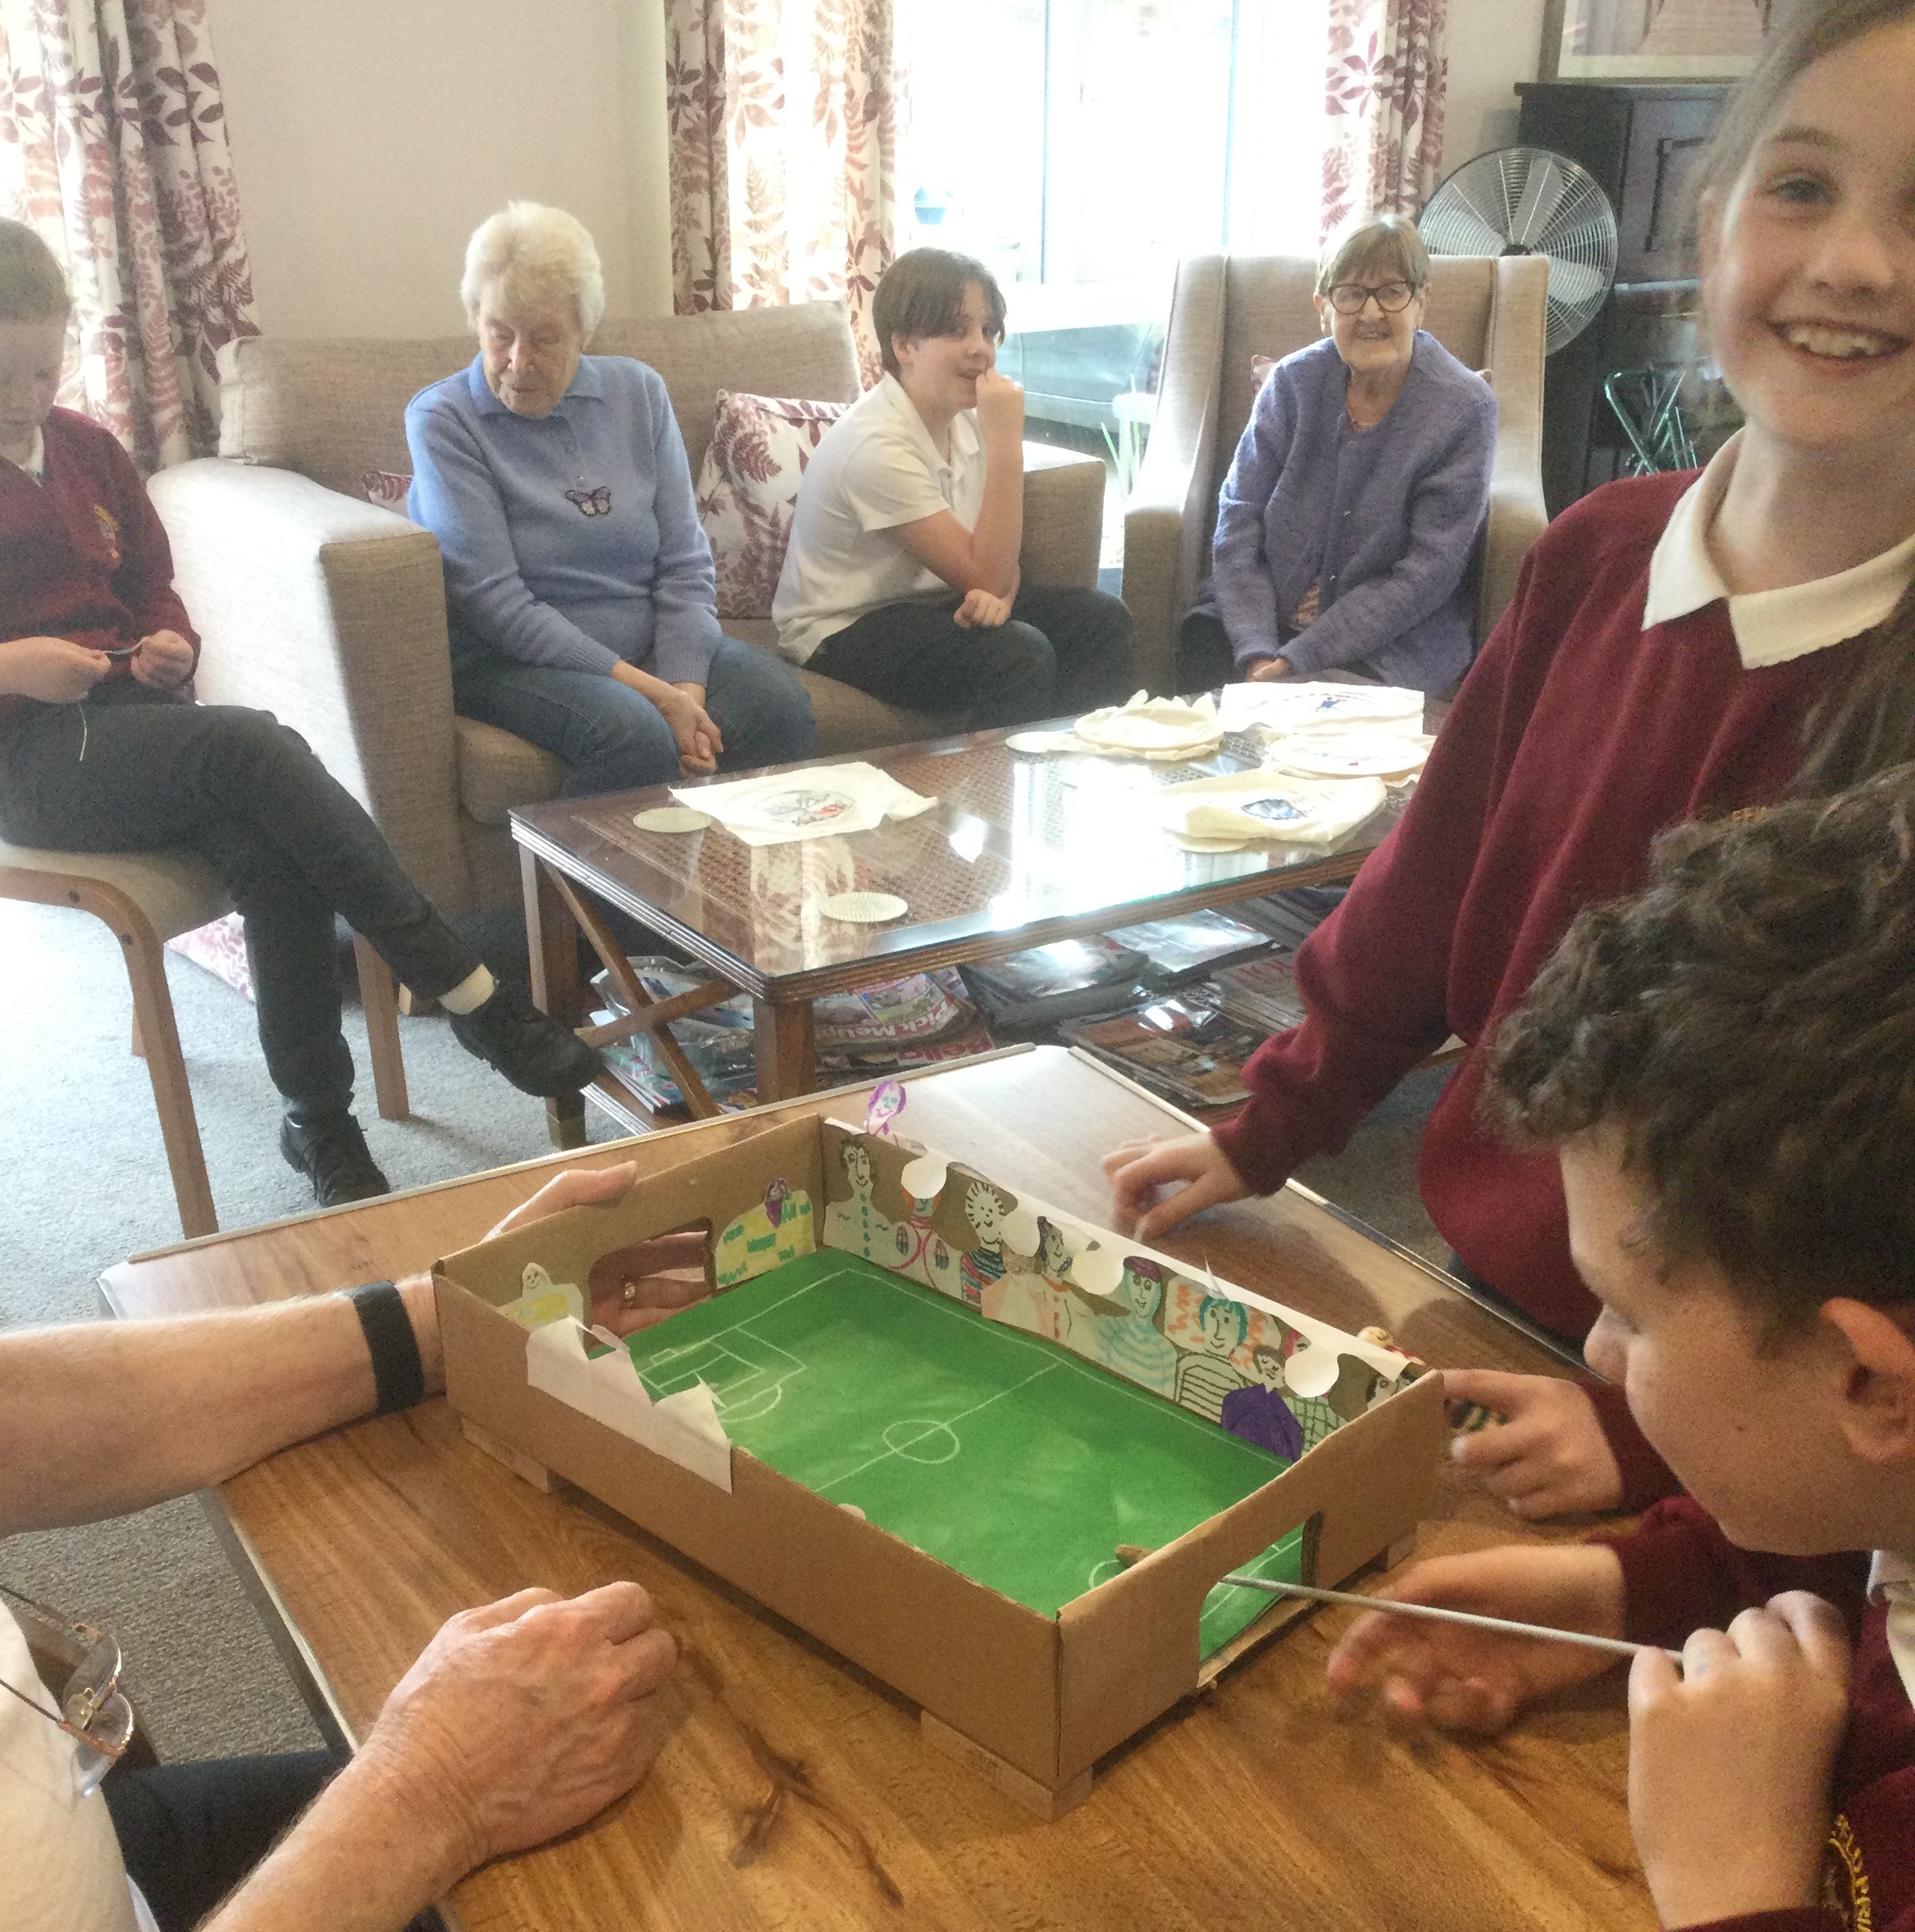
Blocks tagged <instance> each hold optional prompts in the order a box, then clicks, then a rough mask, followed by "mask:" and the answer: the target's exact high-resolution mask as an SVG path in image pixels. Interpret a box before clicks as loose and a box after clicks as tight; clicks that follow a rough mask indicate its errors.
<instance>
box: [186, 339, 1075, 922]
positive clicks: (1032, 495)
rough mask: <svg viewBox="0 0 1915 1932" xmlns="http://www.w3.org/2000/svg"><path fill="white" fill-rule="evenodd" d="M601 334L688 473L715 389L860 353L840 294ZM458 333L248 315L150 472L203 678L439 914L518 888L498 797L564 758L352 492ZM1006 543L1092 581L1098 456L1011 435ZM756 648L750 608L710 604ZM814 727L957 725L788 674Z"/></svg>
mask: <svg viewBox="0 0 1915 1932" xmlns="http://www.w3.org/2000/svg"><path fill="white" fill-rule="evenodd" d="M592 348H593V350H594V351H595V353H598V354H608V355H630V356H636V357H638V358H639V359H640V361H644V362H647V363H649V364H651V365H652V368H655V369H656V370H657V371H658V372H659V375H662V376H663V378H664V380H665V386H666V390H667V391H668V392H669V393H670V397H671V401H672V407H673V408H674V411H676V412H677V418H678V423H679V427H680V429H681V431H682V432H683V433H684V441H685V447H686V450H687V452H688V454H689V455H690V458H691V460H692V473H693V474H694V475H696V474H697V472H698V468H699V464H700V462H701V461H702V460H703V458H704V454H705V450H706V444H707V443H709V442H710V437H711V429H712V416H713V408H714V405H715V403H716V400H717V393H718V391H719V390H721V389H723V390H742V391H746V392H749V393H754V394H758V395H767V396H796V397H810V398H814V399H819V400H828V401H838V402H849V401H850V400H853V399H854V398H855V397H857V393H858V376H857V357H856V354H855V351H854V350H853V345H852V339H851V332H850V325H849V324H848V322H847V321H846V316H845V311H844V309H843V305H842V304H839V303H810V304H806V305H802V306H799V307H790V308H759V309H745V310H740V311H734V312H728V313H718V314H707V315H696V316H682V317H666V318H659V319H657V320H649V321H605V322H604V323H602V324H601V325H600V326H599V328H598V331H597V332H596V333H595V336H594V337H593V340H592ZM471 359H472V339H471V338H470V337H469V336H441V337H437V338H433V339H427V340H415V341H387V340H376V341H375V340H314V341H302V340H293V339H280V338H278V337H253V338H251V339H246V340H243V341H239V342H235V343H228V345H227V346H226V347H225V348H224V349H223V350H221V355H220V374H221V390H220V408H221V429H220V454H219V455H218V456H217V457H209V458H203V459H201V460H199V461H196V462H190V463H184V464H181V465H178V467H177V468H175V469H168V470H165V471H163V472H160V475H158V476H155V477H154V478H153V481H152V483H151V485H150V489H151V494H152V496H153V502H154V505H155V506H156V508H157V509H158V511H159V512H160V517H161V519H162V520H163V522H164V523H165V525H166V528H167V535H168V536H169V537H170V538H171V541H172V544H173V553H174V564H175V566H176V569H177V573H178V584H179V588H180V591H181V595H182V596H183V597H184V598H185V602H186V606H187V609H189V611H191V612H192V615H193V619H194V622H195V623H196V624H197V625H198V626H199V629H200V630H201V631H202V632H203V634H204V635H205V638H206V648H205V651H204V653H203V659H202V668H201V670H200V673H199V680H198V688H199V695H200V696H201V697H202V698H204V699H206V700H208V701H209V702H217V703H228V704H246V705H254V706H259V707H260V708H262V709H267V710H270V711H272V712H274V713H277V714H278V716H279V717H280V718H281V719H282V720H283V721H284V722H286V724H290V725H292V726H293V727H295V728H296V730H298V731H300V732H301V733H303V734H304V736H305V737H306V738H307V741H308V742H309V743H311V745H312V747H313V749H314V751H315V752H318V755H319V756H320V757H321V758H322V760H324V761H325V764H326V766H327V767H328V768H329V770H331V771H332V773H333V774H334V775H335V776H336V777H337V778H338V779H339V780H340V782H341V783H342V784H343V785H345V786H346V787H347V788H348V789H349V790H350V791H351V792H354V794H355V795H357V797H358V798H359V799H360V800H361V803H364V804H365V806H366V807H367V809H368V810H369V811H370V812H371V813H372V816H373V817H374V818H375V820H376V821H378V823H379V826H380V827H381V828H382V829H383V831H385V833H386V836H387V838H388V839H390V840H391V842H392V844H393V849H395V851H397V853H398V855H399V857H400V859H401V861H402V863H403V864H404V865H405V866H406V867H407V869H408V871H410V872H411V874H412V876H413V878H415V879H416V880H417V881H418V882H419V885H421V886H422V888H423V889H425V890H426V892H428V893H429V894H430V896H432V897H433V899H434V900H436V901H437V903H438V904H439V905H440V907H442V908H443V909H444V910H445V911H446V912H447V913H448V914H451V915H453V916H454V917H456V916H458V915H460V914H465V913H469V912H472V911H477V910H485V909H487V908H490V907H497V906H502V905H508V904H512V903H516V900H517V898H518V893H519V873H518V867H517V864H516V859H515V856H514V853H513V850H512V839H511V835H510V832H509V830H508V825H507V815H508V813H509V812H510V811H511V810H512V807H513V806H518V805H525V804H531V803H538V802H540V801H542V800H544V799H549V798H552V797H553V796H555V795H556V794H557V792H558V790H559V782H560V779H561V776H562V768H561V767H560V765H559V762H558V760H555V759H554V758H552V757H550V756H548V755H547V754H546V753H544V752H541V751H539V750H538V749H536V748H535V747H534V746H533V745H529V744H527V743H526V742H525V741H524V740H523V739H522V738H516V737H514V736H513V735H512V734H511V733H509V732H506V731H500V730H498V729H497V728H496V727H493V726H490V725H486V724H479V723H477V722H476V721H474V720H471V719H467V718H459V717H455V716H454V713H453V709H452V681H451V663H450V659H449V657H448V654H447V642H446V616H445V591H444V579H443V576H442V573H441V571H440V560H439V546H438V544H437V541H436V540H435V539H434V538H433V537H432V535H431V534H430V533H429V532H427V531H426V530H421V529H420V528H419V526H417V525H416V524H414V523H409V522H408V520H407V519H405V518H404V517H402V516H398V515H393V513H392V512H390V511H388V510H385V509H381V508H375V506H374V505H372V503H371V502H370V501H368V500H367V497H366V494H365V487H364V484H363V481H362V479H363V478H364V476H365V473H366V472H368V471H370V470H383V471H386V472H407V471H409V470H410V469H411V460H410V458H409V457H408V454H407V451H406V442H405V427H404V412H405V406H406V404H407V402H408V400H410V399H411V397H412V396H413V395H414V394H415V393H416V392H417V391H418V390H421V389H423V388H424V387H425V386H426V384H428V383H429V382H437V380H438V379H440V377H442V376H444V375H449V374H450V373H451V372H452V371H454V369H458V368H462V367H463V366H464V365H465V364H466V363H468V362H469V361H470V360H471ZM1026 469H1027V472H1029V474H1028V476H1027V479H1026V494H1025V513H1024V544H1023V554H1022V564H1023V569H1024V572H1025V574H1026V576H1028V577H1029V579H1030V580H1031V581H1032V582H1033V583H1039V584H1095V582H1096V581H1097V559H1098V538H1099V535H1100V533H1101V526H1102V519H1103V490H1104V471H1103V466H1102V465H1101V463H1098V462H1097V461H1094V460H1091V459H1090V458H1079V457H1073V456H1071V455H1069V454H1066V453H1063V452H1058V451H1049V450H1044V449H1040V448H1037V447H1035V446H1027V447H1026ZM725 628H726V629H727V630H728V631H730V632H731V634H734V635H735V636H737V637H742V638H743V639H745V640H746V641H748V642H750V643H754V644H758V645H762V646H763V647H765V648H770V646H771V623H770V622H769V620H768V619H758V620H751V619H726V620H725ZM799 676H800V677H801V678H802V679H803V682H804V683H805V685H806V687H807V689H808V690H809V691H810V695H811V700H812V707H813V709H814V713H816V716H817V726H818V732H817V749H818V751H819V752H821V753H825V752H847V753H849V752H855V751H860V750H864V749H872V748H875V747H877V746H879V745H893V744H898V743H900V742H907V741H908V740H910V739H912V738H924V737H928V736H931V735H934V734H936V733H937V732H939V731H943V730H946V729H949V728H950V727H951V725H952V724H953V720H948V719H945V718H941V717H936V716H929V715H926V714H924V713H917V712H911V711H907V710H904V709H901V708H900V707H899V706H893V705H887V704H883V703H881V702H878V700H877V699H875V698H871V697H869V696H868V695H866V694H865V693H864V692H862V691H854V690H853V689H851V688H850V687H849V686H848V685H845V684H838V683H836V682H835V681H833V680H832V679H829V678H825V677H818V676H816V675H814V674H813V673H807V672H802V671H801V672H800V673H799Z"/></svg>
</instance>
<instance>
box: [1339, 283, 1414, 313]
mask: <svg viewBox="0 0 1915 1932" xmlns="http://www.w3.org/2000/svg"><path fill="white" fill-rule="evenodd" d="M1416 295H1417V292H1416V290H1415V289H1413V288H1411V287H1410V285H1409V283H1408V282H1334V283H1332V284H1331V288H1330V306H1331V307H1332V308H1333V309H1335V311H1336V312H1337V313H1338V314H1339V315H1360V314H1362V313H1363V310H1364V309H1365V307H1367V306H1368V304H1369V302H1370V300H1371V297H1372V296H1374V298H1375V300H1376V305H1377V307H1378V308H1380V309H1381V311H1383V313H1384V314H1385V315H1400V314H1402V313H1403V311H1404V310H1405V309H1407V307H1409V306H1410V303H1412V302H1414V300H1416Z"/></svg>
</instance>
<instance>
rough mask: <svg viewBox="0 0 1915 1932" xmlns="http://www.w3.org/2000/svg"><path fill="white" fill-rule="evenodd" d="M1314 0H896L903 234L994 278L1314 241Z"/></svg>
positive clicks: (1040, 280) (1135, 272) (1051, 280)
mask: <svg viewBox="0 0 1915 1932" xmlns="http://www.w3.org/2000/svg"><path fill="white" fill-rule="evenodd" d="M1327 13H1328V6H1327V0H972V3H971V4H970V5H967V6H966V7H965V9H963V10H962V12H961V13H958V12H957V11H955V10H954V9H951V8H950V7H949V6H948V5H945V4H942V3H941V0H899V6H898V26H899V40H900V52H901V61H902V64H903V66H904V70H905V73H906V75H907V86H906V92H907V102H908V110H907V135H906V138H905V141H904V203H905V206H904V210H903V218H902V220H901V221H900V229H901V231H902V232H901V234H900V242H901V243H902V245H904V246H913V245H915V244H917V243H919V242H932V243H937V242H943V243H944V244H946V245H947V246H954V247H958V248H962V249H964V250H966V251H967V252H968V253H974V254H976V255H979V256H980V257H982V258H983V260H986V261H988V262H989V263H990V265H991V267H992V268H993V271H995V272H996V273H997V275H999V277H1000V278H1001V279H1002V280H1003V281H1004V282H1005V283H1006V285H1007V286H1008V285H1010V284H1011V283H1013V282H1015V283H1020V284H1026V285H1028V284H1036V285H1040V286H1043V287H1046V288H1055V287H1077V286H1082V285H1086V284H1097V283H1105V282H1141V281H1144V280H1148V279H1155V280H1158V281H1159V282H1161V281H1162V280H1163V279H1164V278H1166V277H1167V276H1168V275H1169V271H1170V269H1171V268H1172V266H1173V264H1174V263H1175V261H1176V260H1177V257H1178V256H1179V255H1180V254H1187V253H1191V252H1193V251H1195V250H1202V249H1206V248H1230V249H1235V250H1240V251H1265V250H1288V249H1293V248H1294V249H1302V250H1305V251H1306V252H1313V251H1314V250H1315V248H1316V246H1317V208H1318V205H1319V199H1320V189H1319V181H1318V165H1319V163H1318V156H1319V145H1320V144H1319V139H1318V135H1319V127H1320V120H1321V114H1322V104H1323V92H1324V43H1325V39H1326V32H1327V30H1326V19H1327Z"/></svg>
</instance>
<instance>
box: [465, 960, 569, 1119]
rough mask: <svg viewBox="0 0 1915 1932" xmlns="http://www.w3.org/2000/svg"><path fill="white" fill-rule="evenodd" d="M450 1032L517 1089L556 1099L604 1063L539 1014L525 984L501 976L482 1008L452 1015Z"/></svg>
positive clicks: (542, 1097)
mask: <svg viewBox="0 0 1915 1932" xmlns="http://www.w3.org/2000/svg"><path fill="white" fill-rule="evenodd" d="M452 1036H453V1038H454V1039H455V1040H457V1041H458V1043H459V1044H460V1045H461V1046H462V1047H464V1048H465V1050H466V1051H467V1052H468V1053H469V1054H473V1055H474V1056H475V1057H476V1058H479V1059H480V1060H483V1061H485V1062H486V1064H487V1065H488V1066H492V1067H496V1068H498V1071H499V1072H501V1073H502V1074H504V1075H505V1077H506V1079H508V1080H509V1081H511V1082H512V1085H513V1086H516V1087H517V1088H518V1090H519V1092H520V1093H535V1094H537V1096H538V1097H539V1098H540V1099H541V1100H556V1099H557V1098H558V1097H559V1095H561V1094H562V1093H577V1091H578V1090H579V1089H580V1087H582V1086H589V1085H590V1084H591V1082H592V1080H593V1079H595V1078H596V1077H597V1076H598V1072H599V1070H600V1068H602V1066H603V1065H604V1062H603V1061H601V1060H600V1059H599V1058H598V1054H596V1053H595V1052H594V1051H593V1050H592V1049H591V1047H587V1045H586V1044H585V1043H584V1040H580V1038H579V1036H577V1034H576V1033H573V1032H568V1031H567V1030H566V1029H565V1028H564V1027H562V1026H561V1025H559V1022H557V1021H556V1020H555V1019H553V1018H551V1017H550V1016H549V1015H548V1014H544V1013H541V1011H539V1010H538V1008H537V1007H535V1006H534V1004H532V1002H531V1000H530V999H529V998H528V997H526V993H525V990H524V989H523V987H521V986H518V985H516V983H515V982H513V981H512V980H509V979H501V981H500V982H498V989H497V990H496V991H495V992H494V993H493V995H492V997H491V998H490V999H489V1000H487V1002H486V1003H485V1004H484V1005H483V1006H482V1007H475V1008H474V1009H473V1010H472V1011H471V1012H469V1013H455V1014H453V1015H452Z"/></svg>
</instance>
